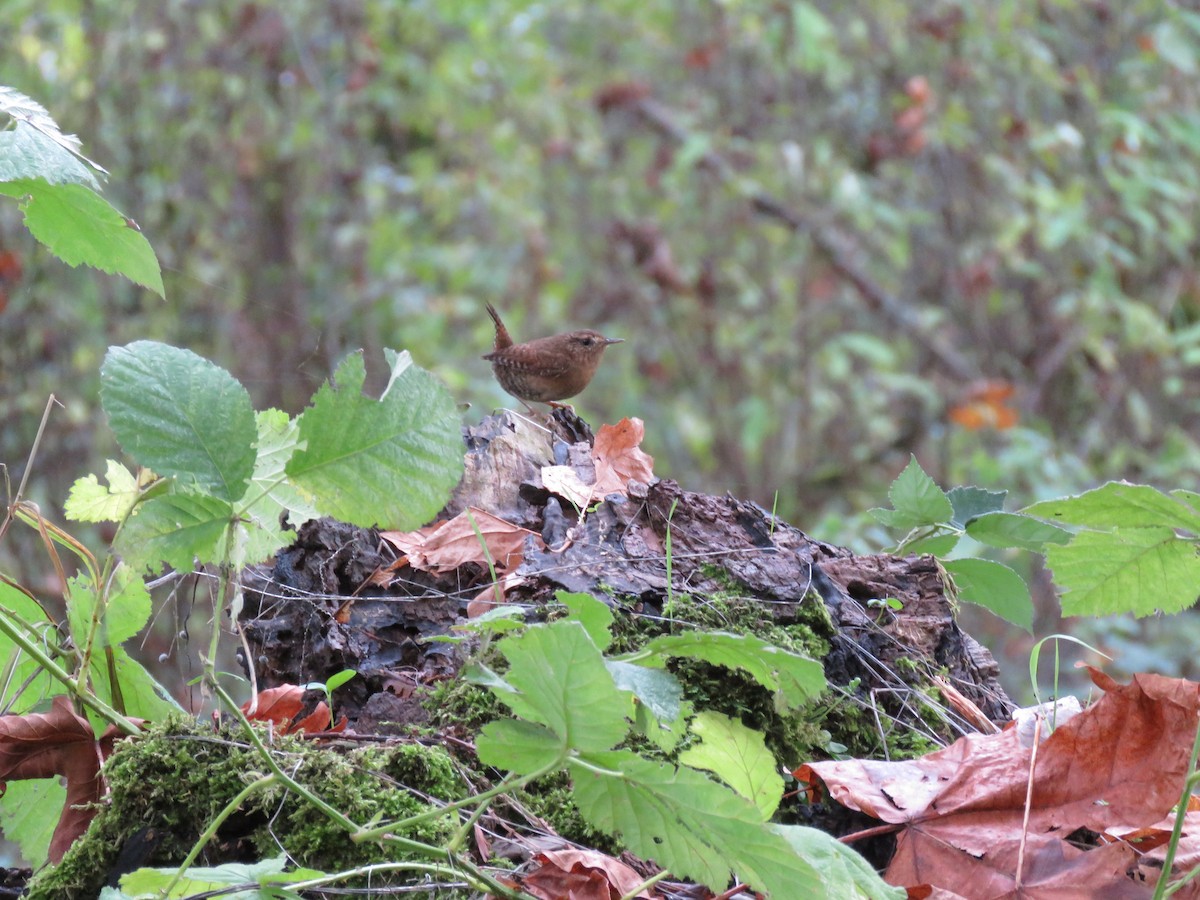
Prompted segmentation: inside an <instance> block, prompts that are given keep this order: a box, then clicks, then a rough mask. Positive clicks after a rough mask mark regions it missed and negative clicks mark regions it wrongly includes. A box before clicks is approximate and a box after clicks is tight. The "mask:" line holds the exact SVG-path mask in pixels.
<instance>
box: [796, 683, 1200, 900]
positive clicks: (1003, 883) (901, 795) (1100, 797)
mask: <svg viewBox="0 0 1200 900" xmlns="http://www.w3.org/2000/svg"><path fill="white" fill-rule="evenodd" d="M1089 671H1090V673H1091V676H1092V680H1093V681H1094V682H1095V683H1096V685H1097V686H1098V687H1100V688H1101V689H1102V690H1103V691H1104V692H1105V693H1104V695H1103V696H1102V697H1101V698H1100V699H1099V700H1098V701H1097V702H1096V703H1095V704H1093V705H1092V706H1091V707H1089V708H1088V709H1086V710H1084V711H1083V712H1082V713H1080V714H1078V715H1077V716H1075V717H1074V718H1072V719H1071V720H1070V721H1068V722H1067V723H1066V724H1064V725H1061V726H1060V727H1059V728H1058V729H1057V730H1055V731H1054V733H1053V734H1051V735H1050V736H1049V737H1047V738H1046V740H1045V741H1044V742H1042V743H1041V744H1039V745H1038V747H1037V757H1036V763H1034V764H1033V775H1032V785H1033V796H1032V803H1031V807H1030V811H1029V827H1028V832H1027V833H1026V831H1025V827H1024V823H1023V817H1024V816H1025V795H1026V786H1027V784H1028V783H1029V779H1030V766H1031V750H1030V749H1029V748H1026V747H1023V746H1022V745H1021V743H1020V738H1019V736H1018V735H1017V733H1016V729H1009V730H1007V731H1004V732H1002V733H1001V734H997V735H986V736H984V735H968V736H967V737H964V738H960V739H959V740H958V741H956V742H955V743H954V744H952V745H951V746H949V747H946V748H945V749H943V750H939V751H936V752H934V753H930V754H928V755H926V756H924V757H921V758H920V759H914V760H907V761H904V762H894V763H891V762H876V761H871V760H848V761H845V762H820V763H811V764H809V765H806V766H801V767H800V768H799V769H797V770H796V772H795V775H796V777H797V778H798V779H800V780H802V781H806V782H809V783H810V784H811V783H814V780H815V779H818V778H819V779H820V780H821V781H822V782H824V784H825V785H826V787H827V788H828V791H829V793H830V795H831V796H832V797H833V798H834V799H835V800H837V801H838V802H839V803H841V804H842V805H844V806H848V807H850V808H851V809H857V810H860V811H862V812H866V813H868V814H869V815H872V816H874V817H875V818H877V819H881V820H883V821H885V822H890V823H894V824H897V825H901V826H902V828H901V830H900V832H899V834H898V836H897V843H896V853H895V855H894V856H893V858H892V861H891V863H890V864H889V866H888V869H887V872H886V873H885V875H884V877H885V878H886V880H887V881H889V882H890V883H892V884H897V885H918V884H932V885H934V886H935V887H939V888H943V889H945V890H950V891H958V892H960V893H961V892H963V889H964V886H966V885H970V892H969V893H967V894H965V896H970V897H996V896H1028V897H1035V896H1050V895H1051V893H1050V892H1052V891H1065V893H1056V894H1053V896H1063V897H1102V896H1103V897H1118V896H1119V897H1122V898H1138V897H1143V896H1144V897H1149V896H1150V895H1151V894H1152V893H1153V883H1154V881H1155V880H1156V878H1157V877H1158V874H1159V873H1161V862H1160V863H1159V868H1158V871H1157V872H1156V870H1155V866H1154V864H1153V862H1152V860H1153V858H1154V856H1155V855H1156V854H1157V855H1158V857H1159V859H1160V860H1161V855H1162V852H1163V850H1164V848H1161V847H1160V848H1158V850H1155V851H1154V853H1152V854H1149V855H1148V856H1143V854H1141V853H1140V852H1137V851H1136V850H1135V849H1134V848H1132V847H1130V846H1129V845H1128V844H1126V843H1124V842H1122V841H1114V842H1112V843H1109V844H1102V845H1100V846H1098V847H1092V848H1090V849H1087V850H1084V849H1080V848H1079V847H1077V846H1075V845H1074V843H1073V842H1072V841H1070V840H1068V838H1070V837H1071V836H1072V835H1073V834H1074V833H1076V832H1078V831H1079V830H1080V829H1087V830H1088V831H1092V832H1095V833H1097V834H1100V835H1104V834H1106V833H1108V832H1109V831H1110V829H1111V831H1112V832H1113V833H1114V835H1117V836H1119V834H1120V833H1129V832H1130V830H1131V829H1141V828H1147V827H1163V826H1159V825H1158V823H1159V822H1160V821H1161V820H1162V819H1163V817H1164V816H1167V815H1169V813H1170V811H1171V809H1172V807H1173V806H1174V804H1175V803H1176V802H1178V798H1179V795H1180V793H1181V791H1182V790H1183V785H1184V781H1185V779H1186V777H1187V774H1188V757H1189V751H1190V749H1191V745H1192V738H1193V736H1194V732H1195V728H1196V717H1197V713H1198V712H1200V685H1197V684H1194V683H1192V682H1189V681H1184V680H1182V679H1173V678H1165V677H1162V676H1159V675H1135V676H1134V677H1133V681H1132V682H1131V683H1130V684H1128V685H1121V684H1118V683H1117V682H1115V681H1113V680H1112V679H1111V678H1109V677H1108V676H1107V675H1105V674H1104V673H1102V672H1099V671H1098V670H1096V669H1089ZM1193 819H1195V820H1196V821H1195V822H1194V821H1193ZM1186 824H1187V825H1188V826H1195V825H1197V824H1200V815H1195V814H1189V815H1188V821H1187V823H1186ZM1168 827H1169V826H1168ZM1195 834H1200V831H1198V829H1197V828H1196V827H1189V834H1188V839H1187V841H1185V843H1183V844H1181V846H1180V851H1181V857H1180V858H1177V860H1176V864H1175V865H1176V870H1175V873H1174V874H1178V873H1180V872H1183V871H1185V870H1186V869H1185V868H1184V862H1183V858H1185V857H1186V858H1188V859H1195V860H1197V861H1200V837H1191V835H1195ZM1022 844H1024V857H1023V862H1024V868H1023V870H1022V872H1021V878H1020V882H1019V883H1020V884H1021V887H1022V889H1023V891H1024V893H1020V892H1019V891H1018V889H1017V884H1018V879H1017V872H1016V864H1017V859H1018V856H1019V854H1020V853H1021V852H1022V850H1021V848H1022ZM1131 873H1134V874H1131ZM1189 896H1195V893H1194V892H1193V894H1191V895H1189Z"/></svg>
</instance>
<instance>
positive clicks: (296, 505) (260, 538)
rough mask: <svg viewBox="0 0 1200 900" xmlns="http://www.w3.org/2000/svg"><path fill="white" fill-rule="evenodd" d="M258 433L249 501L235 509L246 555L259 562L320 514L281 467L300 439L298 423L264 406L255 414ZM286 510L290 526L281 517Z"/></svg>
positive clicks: (288, 541) (251, 560) (247, 558)
mask: <svg viewBox="0 0 1200 900" xmlns="http://www.w3.org/2000/svg"><path fill="white" fill-rule="evenodd" d="M254 422H255V430H256V432H257V434H258V455H257V457H256V458H255V461H254V473H253V474H252V475H251V476H250V485H251V487H250V490H248V491H247V495H248V496H249V497H250V498H251V502H250V503H248V504H247V505H245V506H243V507H241V508H240V509H239V510H238V512H239V513H240V515H241V517H242V518H244V519H246V546H245V558H246V561H247V562H250V563H256V562H261V561H262V560H264V559H266V558H267V557H269V556H271V554H273V553H274V552H275V551H276V550H278V549H279V548H280V547H282V546H283V545H285V544H287V543H290V542H291V541H292V540H293V539H294V538H295V534H296V532H295V530H294V529H295V528H296V527H297V526H300V525H303V524H304V523H305V522H307V521H308V520H309V519H315V518H317V517H318V516H319V515H320V513H319V512H318V511H317V509H316V507H315V506H313V505H312V504H311V503H309V502H308V500H307V499H305V497H304V495H303V494H301V493H300V491H298V490H296V488H295V487H294V486H293V485H292V484H290V483H289V482H288V480H287V476H286V475H285V474H284V469H285V467H286V466H287V461H288V460H289V459H290V458H291V456H292V454H293V453H294V452H295V450H296V447H297V445H298V443H299V439H300V426H299V424H298V423H297V422H296V421H295V420H294V419H291V418H289V417H288V415H287V413H285V412H281V411H280V410H277V409H267V410H263V411H262V412H260V413H258V414H257V415H256V416H255V417H254ZM284 513H287V516H288V524H289V525H290V526H291V527H290V528H284V527H283V526H282V525H281V524H280V519H281V517H282V516H283V514H284Z"/></svg>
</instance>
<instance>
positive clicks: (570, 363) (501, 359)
mask: <svg viewBox="0 0 1200 900" xmlns="http://www.w3.org/2000/svg"><path fill="white" fill-rule="evenodd" d="M487 311H488V315H489V316H491V317H492V321H493V322H495V323H496V343H495V346H494V348H493V349H492V352H491V353H488V354H485V355H484V357H483V358H484V359H486V360H490V361H491V363H492V371H493V372H494V373H495V375H496V380H497V381H498V382H500V387H502V388H504V390H505V391H507V392H508V393H510V394H512V395H513V396H514V397H516V398H517V399H518V400H520V401H521V402H522V403H524V404H525V408H526V409H529V410H530V411H531V412H532V407H530V406H529V403H530V402H533V403H549V404H550V405H551V406H557V405H558V404H557V403H555V402H554V401H555V400H566V399H567V398H568V397H574V396H575V395H576V394H578V393H579V392H580V391H582V390H583V389H584V388H585V387H587V386H588V382H589V381H591V380H592V376H593V375H595V374H596V367H597V366H598V365H600V357H602V356H603V355H604V348H605V347H607V346H608V345H609V344H619V343H621V341H622V338H606V337H605V336H604V335H602V334H600V333H598V332H595V331H568V332H567V333H565V334H555V335H551V336H550V337H544V338H538V339H537V340H533V341H526V342H525V343H524V344H514V343H513V339H512V337H510V336H509V333H508V329H507V328H505V327H504V323H503V322H501V321H500V314H499V313H497V312H496V310H495V309H494V308H493V307H492V305H491V304H490V303H489V304H488V306H487Z"/></svg>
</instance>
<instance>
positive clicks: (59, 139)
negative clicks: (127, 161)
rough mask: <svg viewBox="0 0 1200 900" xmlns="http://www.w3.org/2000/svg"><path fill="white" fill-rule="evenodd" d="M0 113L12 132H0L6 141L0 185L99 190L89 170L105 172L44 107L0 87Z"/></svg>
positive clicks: (0, 148) (2, 146) (2, 147)
mask: <svg viewBox="0 0 1200 900" xmlns="http://www.w3.org/2000/svg"><path fill="white" fill-rule="evenodd" d="M0 113H2V114H4V115H7V116H9V117H10V118H11V119H12V120H13V122H12V128H11V129H0V136H2V137H4V138H5V142H4V143H0V181H12V180H13V179H16V178H44V179H45V180H46V181H48V182H50V183H51V184H64V183H68V182H80V183H84V184H87V185H90V186H91V187H94V188H96V189H99V184H98V183H97V182H96V179H95V177H94V176H93V175H92V172H91V169H95V170H96V171H97V172H99V173H100V174H101V175H107V174H108V172H107V171H106V170H105V169H104V167H103V166H101V165H100V164H99V163H96V162H93V161H92V160H90V159H88V158H87V157H86V156H84V155H83V152H82V149H81V148H82V146H83V144H82V142H81V141H80V140H79V138H77V137H76V136H75V135H73V134H64V133H63V131H62V129H60V128H59V127H58V123H57V122H56V121H54V119H53V117H52V116H51V115H50V112H49V110H47V109H46V107H44V106H42V104H40V103H38V102H37V101H36V100H34V99H33V98H32V97H30V96H28V95H26V94H22V93H21V92H20V91H18V90H17V89H16V88H14V87H9V86H7V85H0ZM31 151H32V152H31ZM68 163H69V164H68ZM85 164H86V165H85ZM89 166H90V167H91V168H90V169H89V168H88V167H89Z"/></svg>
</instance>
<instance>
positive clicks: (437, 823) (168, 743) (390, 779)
mask: <svg viewBox="0 0 1200 900" xmlns="http://www.w3.org/2000/svg"><path fill="white" fill-rule="evenodd" d="M272 752H274V753H276V754H278V756H279V757H280V761H281V763H282V765H283V767H284V769H285V770H286V771H287V772H288V773H289V774H290V775H291V776H292V777H293V778H295V779H296V780H297V781H299V782H301V783H302V784H305V785H308V786H309V787H310V788H311V789H312V790H313V791H314V792H315V793H316V794H317V795H318V796H320V797H321V798H322V799H323V800H325V801H326V802H328V803H329V804H330V805H332V806H333V807H335V808H336V809H338V810H339V811H341V812H342V813H344V814H345V815H347V816H348V817H349V818H351V819H352V820H354V821H356V822H366V821H368V820H369V819H371V818H372V816H375V815H379V816H381V817H382V818H383V819H384V820H385V821H386V820H388V819H395V818H403V817H406V816H411V815H414V814H417V813H420V812H423V811H425V810H427V809H429V806H428V805H427V804H426V803H425V802H424V801H423V800H422V799H421V797H420V796H419V795H418V794H417V793H414V791H420V792H423V793H428V794H430V795H433V796H437V797H440V798H442V799H453V798H455V797H458V796H461V795H462V793H463V787H462V785H461V784H460V783H459V782H458V780H457V778H456V777H455V775H454V769H453V764H452V762H451V760H450V759H449V757H448V756H447V755H446V753H445V751H444V750H442V749H441V748H440V747H423V746H416V745H407V746H392V747H377V748H371V749H368V750H359V751H353V752H350V753H347V754H339V753H336V752H332V751H331V750H330V749H329V748H328V747H323V746H318V745H314V744H313V743H312V742H307V741H302V740H298V739H295V738H290V737H282V736H277V737H275V738H274V739H273V742H272ZM267 772H268V770H267V768H266V766H265V765H264V764H263V760H262V758H261V757H260V756H259V755H258V753H257V751H255V750H254V749H253V747H251V746H250V745H249V744H247V743H246V742H245V741H244V740H243V739H242V736H240V735H239V734H238V733H237V730H236V729H222V730H221V731H219V732H216V733H214V732H213V731H212V729H211V728H203V727H200V726H198V725H196V723H194V722H192V721H191V720H187V719H182V718H180V719H174V720H169V721H167V722H164V723H162V724H160V725H158V726H156V727H154V728H152V729H151V730H150V731H149V732H147V733H146V734H145V735H142V736H139V737H137V738H134V739H132V740H129V741H124V742H122V743H120V744H119V745H118V747H117V750H116V752H114V754H113V755H112V757H111V758H110V759H109V760H108V762H107V764H106V765H105V768H104V774H105V778H106V780H107V783H108V786H109V791H110V793H109V797H108V802H107V804H106V805H105V806H104V807H103V808H102V809H101V810H100V812H99V813H98V814H97V816H96V818H95V819H94V820H93V822H92V825H91V827H90V829H89V830H88V832H87V834H86V835H85V836H84V837H83V838H82V839H80V840H78V841H76V842H75V844H74V845H73V846H72V847H71V849H70V850H69V851H68V853H67V854H66V856H65V857H64V858H63V860H62V862H61V863H60V864H59V865H57V866H55V867H53V868H49V869H45V870H43V871H42V872H40V873H38V875H37V876H36V878H35V879H34V880H33V881H32V882H31V884H30V887H29V896H30V897H31V898H34V900H69V898H76V897H89V896H91V897H94V896H96V894H97V893H98V892H99V890H100V887H101V885H102V884H103V882H104V880H105V878H106V877H107V873H108V871H109V870H110V869H111V868H112V866H113V865H114V863H115V862H116V858H117V855H118V854H119V853H120V852H121V849H122V848H123V847H124V846H125V844H126V842H127V841H129V840H130V838H131V837H133V836H134V835H135V834H137V833H138V832H140V831H142V829H144V828H150V829H152V831H153V834H154V835H156V836H157V837H158V839H159V841H160V842H159V843H158V845H157V846H156V847H155V848H154V850H153V852H152V853H151V854H150V856H149V858H147V859H145V860H143V861H142V864H143V865H148V866H173V865H178V863H179V862H181V861H182V859H183V858H184V856H185V855H186V853H187V852H188V850H189V849H190V848H191V847H192V845H193V844H194V843H195V841H196V840H197V839H198V838H199V835H200V832H201V831H202V830H203V829H204V828H206V827H207V826H208V824H209V823H210V822H211V821H212V820H213V819H214V818H215V816H216V815H217V814H218V813H219V812H220V811H221V810H222V809H223V808H224V807H225V806H226V805H227V804H228V803H229V802H230V801H231V800H232V799H233V798H234V797H235V796H236V795H237V794H238V793H239V792H240V791H241V790H243V789H244V788H245V787H246V786H248V785H249V784H251V783H253V782H254V781H255V780H257V779H258V778H261V777H263V776H264V775H266V774H267ZM381 772H382V773H383V775H384V776H385V777H382V778H381V777H380V773H381ZM450 834H451V826H450V824H449V823H448V822H447V821H446V820H445V819H432V820H430V821H428V822H425V823H421V824H419V825H418V826H417V827H415V828H414V829H412V830H411V831H408V832H406V833H405V836H406V837H410V838H413V839H414V840H419V841H422V842H425V843H428V844H430V845H431V846H433V847H437V846H439V845H442V844H444V843H445V842H446V841H447V839H448V838H449V836H450ZM281 848H282V849H283V850H285V851H286V852H287V853H288V855H289V856H290V857H291V858H293V859H294V860H295V861H296V862H297V863H299V864H301V865H309V866H312V867H314V868H319V869H322V870H324V871H329V872H335V871H339V870H342V869H347V868H350V867H352V866H355V865H361V864H364V863H369V862H381V861H385V860H399V859H404V858H406V857H405V856H404V855H403V854H402V853H400V852H399V851H398V850H397V849H396V848H395V847H394V846H390V845H389V846H384V845H381V844H374V845H364V844H355V843H353V842H351V841H349V840H347V836H346V832H345V830H344V829H343V828H341V827H340V826H338V825H337V824H336V823H335V822H333V821H332V820H330V819H329V818H328V817H326V816H325V815H323V814H321V813H320V812H319V811H318V810H316V809H314V808H313V807H312V806H311V805H310V804H308V802H307V801H304V800H302V799H300V798H298V797H296V796H295V795H292V794H291V793H289V792H288V791H286V790H285V789H284V788H282V787H280V786H271V787H268V788H266V789H264V790H263V791H260V792H258V793H255V794H252V795H251V796H250V797H249V798H247V799H246V800H245V802H244V803H243V804H242V807H241V808H240V809H239V810H238V811H237V812H236V813H234V814H233V815H232V816H231V817H230V818H229V819H228V820H227V821H226V822H225V823H224V825H223V826H222V828H221V830H220V831H219V832H218V834H217V836H216V839H215V840H213V841H210V842H209V844H208V846H207V847H206V848H205V850H204V852H203V853H202V855H201V858H200V860H199V861H198V864H200V865H220V864H222V863H226V862H247V861H252V860H256V859H261V858H264V857H270V856H276V855H277V854H278V853H279V852H280V849H281Z"/></svg>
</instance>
